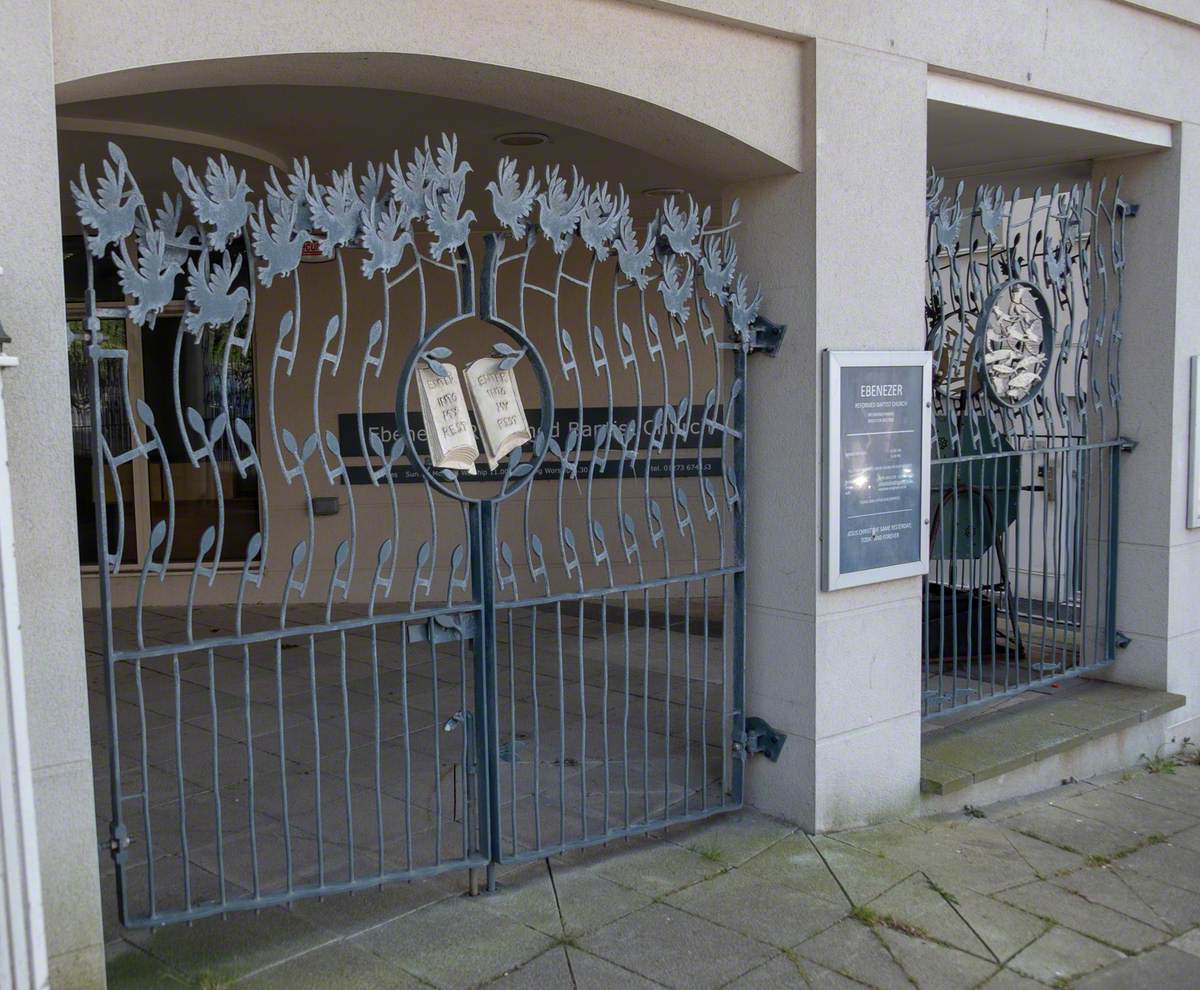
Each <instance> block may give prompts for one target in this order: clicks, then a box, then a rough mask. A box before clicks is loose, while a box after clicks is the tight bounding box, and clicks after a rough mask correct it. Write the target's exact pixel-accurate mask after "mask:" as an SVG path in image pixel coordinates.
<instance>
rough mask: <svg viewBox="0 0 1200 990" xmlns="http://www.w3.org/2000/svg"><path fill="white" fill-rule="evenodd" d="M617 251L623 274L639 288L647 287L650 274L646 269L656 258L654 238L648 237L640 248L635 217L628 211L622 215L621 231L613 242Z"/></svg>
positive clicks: (618, 262)
mask: <svg viewBox="0 0 1200 990" xmlns="http://www.w3.org/2000/svg"><path fill="white" fill-rule="evenodd" d="M613 247H614V248H616V251H617V264H618V265H619V266H620V269H621V274H622V275H624V276H625V277H626V278H627V279H629V281H631V282H635V283H637V286H638V288H639V289H644V288H646V285H647V283H649V281H650V276H649V274H648V273H647V271H646V269H647V268H649V267H650V262H651V261H652V260H653V258H654V238H652V237H647V238H646V243H645V244H643V245H642V246H641V247H640V248H639V247H638V243H637V233H636V232H635V231H634V229H633V217H631V216H630V215H629V214H628V213H626V214H625V215H624V216H623V217H621V223H620V227H619V233H618V235H617V239H616V240H615V241H614V242H613Z"/></svg>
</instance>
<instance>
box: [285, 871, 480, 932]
mask: <svg viewBox="0 0 1200 990" xmlns="http://www.w3.org/2000/svg"><path fill="white" fill-rule="evenodd" d="M465 876H466V875H465V874H450V875H448V876H446V877H431V878H429V879H428V880H419V881H415V882H413V883H388V884H385V885H384V886H383V888H382V889H373V890H364V891H359V892H357V893H355V894H350V895H343V896H338V897H336V898H324V899H322V898H319V897H312V898H308V899H306V900H302V901H297V902H296V904H295V906H294V907H293V908H292V910H293V911H294V912H295V913H296V914H297V915H299V916H300V917H301V918H304V919H305V920H306V921H308V922H309V923H311V924H312V925H313V926H315V927H316V928H319V929H321V930H322V931H324V932H327V933H329V934H330V935H341V936H348V935H357V934H358V933H359V932H362V931H365V930H366V929H368V928H374V927H376V926H378V925H381V924H383V923H385V922H387V921H391V920H392V919H393V918H398V917H400V916H401V915H403V914H407V913H408V912H409V911H415V910H416V909H417V908H420V907H424V906H425V905H426V904H432V903H433V902H435V901H439V900H443V899H444V898H447V897H458V896H460V895H461V894H462V892H463V890H464V888H465Z"/></svg>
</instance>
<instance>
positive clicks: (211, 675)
mask: <svg viewBox="0 0 1200 990" xmlns="http://www.w3.org/2000/svg"><path fill="white" fill-rule="evenodd" d="M208 708H209V715H210V717H211V718H212V783H213V814H214V818H215V822H214V824H215V825H216V829H217V884H218V888H219V890H220V897H221V903H222V904H224V903H225V830H224V829H223V828H222V827H221V760H220V752H219V749H218V745H217V744H218V742H219V740H220V736H219V735H218V734H217V673H216V667H215V664H214V662H213V651H212V650H209V651H208Z"/></svg>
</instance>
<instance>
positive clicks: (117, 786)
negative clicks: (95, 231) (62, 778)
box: [83, 251, 146, 925]
mask: <svg viewBox="0 0 1200 990" xmlns="http://www.w3.org/2000/svg"><path fill="white" fill-rule="evenodd" d="M83 254H84V258H85V259H86V261H87V282H88V285H87V291H86V295H85V297H84V299H85V302H86V319H85V323H84V328H85V330H86V331H87V342H88V343H87V349H88V356H89V357H90V358H91V360H90V362H89V364H90V369H89V370H90V375H89V388H90V391H91V399H92V408H91V419H92V436H91V454H92V499H93V504H94V505H95V510H96V564H97V571H98V572H99V579H100V581H99V584H100V616H101V625H102V627H103V633H104V695H105V701H106V703H107V706H108V711H107V712H106V715H107V721H108V797H109V811H110V814H111V816H112V820H111V821H110V822H109V841H110V843H111V844H110V847H109V849H110V852H111V854H112V856H113V861H114V862H113V871H114V874H115V879H116V887H117V912H118V914H120V916H121V924H123V925H128V924H129V921H130V913H129V902H128V891H127V890H126V889H125V863H124V859H125V857H124V855H123V853H124V849H123V848H121V847H120V845H119V844H120V843H121V842H123V841H125V836H126V830H125V812H124V808H123V807H122V806H121V803H122V798H121V739H120V726H119V723H118V721H117V701H118V693H117V675H116V668H115V661H114V660H113V623H112V599H111V588H110V586H109V582H110V575H109V572H108V505H107V502H106V500H105V498H106V497H105V485H104V454H103V449H104V433H103V431H104V424H103V421H102V418H101V393H100V355H99V353H98V352H99V350H100V339H99V338H100V320H99V319H97V317H96V315H95V313H96V290H95V287H94V278H95V274H94V270H93V266H92V254H91V252H90V251H84V252H83ZM139 669H140V668H139ZM139 710H140V711H141V713H142V718H143V719H144V718H145V708H144V707H143V706H142V705H141V704H139ZM143 738H145V736H144V734H143ZM145 786H146V778H145V777H144V776H143V779H142V787H143V791H144V790H145Z"/></svg>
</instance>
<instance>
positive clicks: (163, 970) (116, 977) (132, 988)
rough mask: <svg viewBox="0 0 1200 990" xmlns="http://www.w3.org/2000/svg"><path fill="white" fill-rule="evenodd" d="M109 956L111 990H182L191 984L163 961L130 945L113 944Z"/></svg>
mask: <svg viewBox="0 0 1200 990" xmlns="http://www.w3.org/2000/svg"><path fill="white" fill-rule="evenodd" d="M106 957H107V958H106V963H105V968H106V970H107V974H108V988H109V990H182V988H183V987H185V986H188V985H189V984H188V983H187V982H184V980H183V978H182V977H178V976H177V975H176V974H175V973H174V972H172V971H171V969H170V968H169V967H168V966H167V964H166V963H164V962H163V961H162V960H161V959H156V958H155V957H154V956H151V955H148V954H147V953H145V952H143V951H142V950H141V949H138V948H135V947H134V946H132V945H130V944H128V943H125V942H120V941H118V942H114V943H110V944H109V946H108V947H107V950H106ZM189 982H190V981H189Z"/></svg>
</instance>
